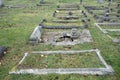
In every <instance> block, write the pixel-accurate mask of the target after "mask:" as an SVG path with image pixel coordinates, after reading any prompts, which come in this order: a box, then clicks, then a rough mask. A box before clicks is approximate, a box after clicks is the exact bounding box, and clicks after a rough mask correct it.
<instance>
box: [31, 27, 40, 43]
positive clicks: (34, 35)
mask: <svg viewBox="0 0 120 80" xmlns="http://www.w3.org/2000/svg"><path fill="white" fill-rule="evenodd" d="M41 34H42V26H37V27H36V28H35V29H34V31H33V32H32V34H31V36H30V39H29V43H30V44H36V43H39V42H40V41H41Z"/></svg>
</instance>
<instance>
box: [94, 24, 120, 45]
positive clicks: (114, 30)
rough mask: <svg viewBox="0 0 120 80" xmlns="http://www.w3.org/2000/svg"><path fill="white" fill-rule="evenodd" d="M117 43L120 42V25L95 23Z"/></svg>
mask: <svg viewBox="0 0 120 80" xmlns="http://www.w3.org/2000/svg"><path fill="white" fill-rule="evenodd" d="M95 25H96V26H97V27H98V28H99V29H100V30H101V31H102V32H103V33H104V34H107V36H108V37H109V38H110V39H111V40H112V41H113V42H115V43H119V42H120V23H95Z"/></svg>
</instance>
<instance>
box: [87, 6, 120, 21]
mask: <svg viewBox="0 0 120 80" xmlns="http://www.w3.org/2000/svg"><path fill="white" fill-rule="evenodd" d="M85 8H86V9H87V11H88V13H90V14H92V15H93V17H94V18H95V19H96V20H97V22H119V21H120V20H119V19H120V14H119V10H118V9H113V8H106V9H94V8H91V7H85Z"/></svg>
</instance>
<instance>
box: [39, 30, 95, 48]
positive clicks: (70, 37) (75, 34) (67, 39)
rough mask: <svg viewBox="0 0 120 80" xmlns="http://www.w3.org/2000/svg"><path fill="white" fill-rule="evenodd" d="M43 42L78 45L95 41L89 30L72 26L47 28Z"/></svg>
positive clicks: (42, 38)
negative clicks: (69, 27) (57, 28)
mask: <svg viewBox="0 0 120 80" xmlns="http://www.w3.org/2000/svg"><path fill="white" fill-rule="evenodd" d="M41 42H42V43H45V44H51V45H64V46H66V45H76V44H83V43H86V42H87V43H90V42H93V39H92V36H91V34H90V32H89V30H86V29H85V30H81V29H79V30H78V29H76V28H72V29H70V30H45V31H44V32H43V35H42V37H41Z"/></svg>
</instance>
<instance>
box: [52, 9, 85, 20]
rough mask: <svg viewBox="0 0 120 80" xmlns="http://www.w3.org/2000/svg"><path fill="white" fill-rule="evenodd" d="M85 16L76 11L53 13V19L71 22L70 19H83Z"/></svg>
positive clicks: (80, 11)
mask: <svg viewBox="0 0 120 80" xmlns="http://www.w3.org/2000/svg"><path fill="white" fill-rule="evenodd" d="M85 16H86V14H83V11H82V10H77V11H72V10H70V11H55V12H54V13H53V17H56V18H58V19H65V20H72V19H82V18H85Z"/></svg>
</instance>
